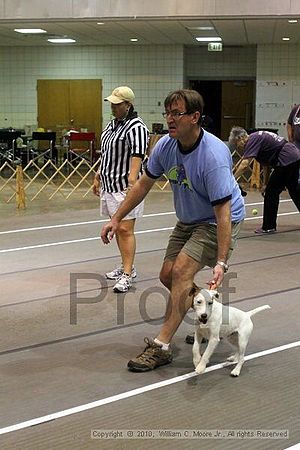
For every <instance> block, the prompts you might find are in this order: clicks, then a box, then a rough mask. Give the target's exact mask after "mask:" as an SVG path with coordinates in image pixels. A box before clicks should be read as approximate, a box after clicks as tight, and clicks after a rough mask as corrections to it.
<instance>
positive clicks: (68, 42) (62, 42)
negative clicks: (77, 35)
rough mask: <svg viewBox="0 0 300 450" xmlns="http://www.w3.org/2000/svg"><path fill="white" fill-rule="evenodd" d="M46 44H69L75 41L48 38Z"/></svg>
mask: <svg viewBox="0 0 300 450" xmlns="http://www.w3.org/2000/svg"><path fill="white" fill-rule="evenodd" d="M47 41H48V42H52V44H70V43H72V42H76V41H75V39H70V38H50V39H47Z"/></svg>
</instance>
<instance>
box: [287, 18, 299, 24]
mask: <svg viewBox="0 0 300 450" xmlns="http://www.w3.org/2000/svg"><path fill="white" fill-rule="evenodd" d="M297 22H298V20H297V19H290V20H288V23H297Z"/></svg>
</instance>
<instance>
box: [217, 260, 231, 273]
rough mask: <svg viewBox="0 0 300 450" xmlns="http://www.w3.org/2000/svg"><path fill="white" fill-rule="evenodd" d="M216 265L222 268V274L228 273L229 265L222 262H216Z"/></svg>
mask: <svg viewBox="0 0 300 450" xmlns="http://www.w3.org/2000/svg"><path fill="white" fill-rule="evenodd" d="M216 265H218V266H221V267H223V270H224V273H226V272H228V269H229V265H228V264H226V262H224V261H217V264H216Z"/></svg>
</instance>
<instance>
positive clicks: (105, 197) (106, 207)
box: [100, 191, 144, 220]
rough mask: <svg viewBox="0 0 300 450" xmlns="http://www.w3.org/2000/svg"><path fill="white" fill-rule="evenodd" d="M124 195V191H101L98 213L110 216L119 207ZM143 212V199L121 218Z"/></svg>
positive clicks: (125, 218) (131, 217)
mask: <svg viewBox="0 0 300 450" xmlns="http://www.w3.org/2000/svg"><path fill="white" fill-rule="evenodd" d="M125 197H126V192H105V191H102V192H101V202H100V214H101V215H103V216H109V217H111V216H112V215H113V214H114V213H115V212H116V211H117V209H118V208H119V206H120V204H121V203H122V202H123V200H124V199H125ZM143 212H144V200H143V201H142V202H141V203H140V204H139V205H137V206H136V207H135V208H134V209H133V210H132V211H131V212H130V213H129V214H128V215H127V216H125V217H124V219H123V220H128V219H136V218H137V217H142V216H143Z"/></svg>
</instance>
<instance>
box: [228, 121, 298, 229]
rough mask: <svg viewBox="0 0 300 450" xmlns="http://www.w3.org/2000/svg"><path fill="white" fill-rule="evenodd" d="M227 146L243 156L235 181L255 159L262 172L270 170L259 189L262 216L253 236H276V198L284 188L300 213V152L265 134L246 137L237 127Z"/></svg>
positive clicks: (275, 137)
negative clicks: (262, 209) (262, 198)
mask: <svg viewBox="0 0 300 450" xmlns="http://www.w3.org/2000/svg"><path fill="white" fill-rule="evenodd" d="M229 144H230V145H232V146H235V147H236V148H237V149H238V150H240V151H241V152H243V157H242V159H241V161H240V163H239V165H238V167H237V169H236V171H235V177H236V179H237V180H238V179H239V178H240V176H241V175H242V174H243V172H244V171H245V170H246V169H247V167H248V166H249V165H250V164H251V162H252V160H253V158H255V159H256V160H257V161H258V162H259V163H260V164H261V165H262V166H263V168H264V169H265V168H273V172H272V174H271V176H270V177H269V179H268V180H265V181H267V182H266V186H264V187H263V191H264V213H263V223H262V227H261V228H258V229H257V230H255V233H256V234H270V233H275V232H276V226H277V213H278V206H279V196H280V194H281V192H282V191H283V190H284V189H285V188H286V189H287V190H288V192H289V194H290V197H291V199H292V200H293V202H294V204H295V206H296V207H297V208H298V211H300V186H299V183H298V179H299V165H300V150H299V149H298V148H297V147H296V145H294V144H292V143H291V142H287V141H286V140H285V139H284V138H283V137H281V136H277V134H275V133H271V132H269V131H256V132H255V133H251V134H250V135H248V133H247V132H246V131H245V130H244V129H243V128H241V127H233V128H232V130H231V132H230V136H229Z"/></svg>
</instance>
